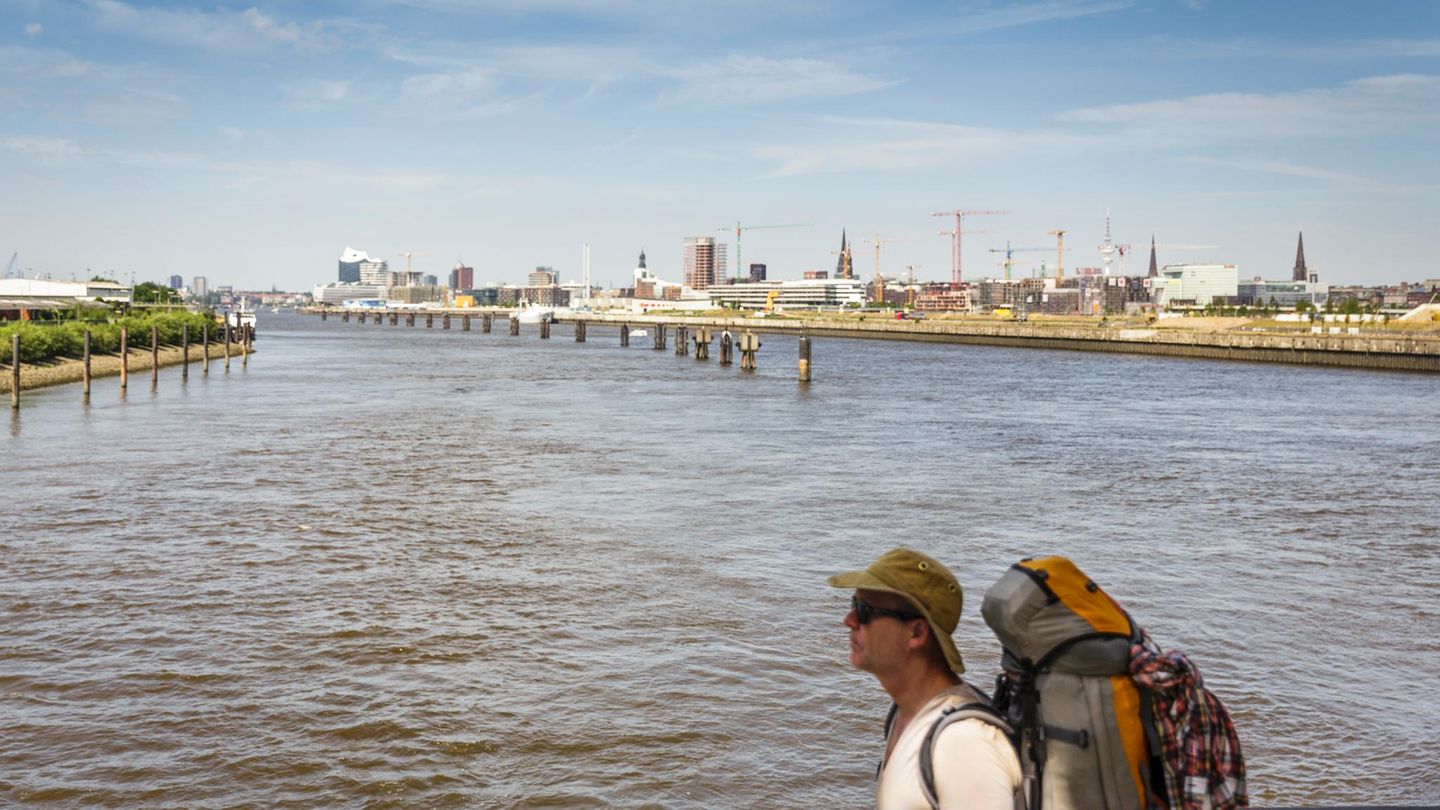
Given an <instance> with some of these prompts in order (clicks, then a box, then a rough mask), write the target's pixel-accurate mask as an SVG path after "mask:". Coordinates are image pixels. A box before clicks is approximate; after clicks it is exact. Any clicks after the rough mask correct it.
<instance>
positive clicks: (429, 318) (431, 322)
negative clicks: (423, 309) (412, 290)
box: [425, 312, 435, 329]
mask: <svg viewBox="0 0 1440 810" xmlns="http://www.w3.org/2000/svg"><path fill="white" fill-rule="evenodd" d="M425 328H426V329H434V328H435V313H433V312H427V313H425Z"/></svg>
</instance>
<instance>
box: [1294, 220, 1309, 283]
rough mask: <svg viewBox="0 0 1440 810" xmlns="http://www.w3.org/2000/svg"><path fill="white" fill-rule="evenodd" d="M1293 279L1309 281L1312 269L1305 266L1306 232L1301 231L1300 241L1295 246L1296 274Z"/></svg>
mask: <svg viewBox="0 0 1440 810" xmlns="http://www.w3.org/2000/svg"><path fill="white" fill-rule="evenodd" d="M1291 280H1292V281H1309V280H1310V271H1309V270H1307V269H1306V268H1305V232H1304V231H1301V232H1300V241H1299V243H1298V244H1297V245H1296V246H1295V274H1294V275H1293V276H1291Z"/></svg>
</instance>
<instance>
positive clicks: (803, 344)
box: [800, 335, 810, 383]
mask: <svg viewBox="0 0 1440 810" xmlns="http://www.w3.org/2000/svg"><path fill="white" fill-rule="evenodd" d="M800 382H803V383H808V382H810V338H808V337H806V336H804V335H801V336H800Z"/></svg>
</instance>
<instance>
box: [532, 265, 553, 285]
mask: <svg viewBox="0 0 1440 810" xmlns="http://www.w3.org/2000/svg"><path fill="white" fill-rule="evenodd" d="M555 279H556V276H555V268H553V267H537V268H535V271H534V272H532V273H531V274H530V278H529V286H531V287H553V286H554V285H555Z"/></svg>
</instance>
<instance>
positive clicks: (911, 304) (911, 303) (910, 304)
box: [905, 264, 920, 309]
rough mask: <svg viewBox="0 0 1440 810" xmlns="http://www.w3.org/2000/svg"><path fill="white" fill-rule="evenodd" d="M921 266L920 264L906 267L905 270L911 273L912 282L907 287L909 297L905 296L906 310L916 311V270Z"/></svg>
mask: <svg viewBox="0 0 1440 810" xmlns="http://www.w3.org/2000/svg"><path fill="white" fill-rule="evenodd" d="M919 266H920V265H918V264H907V265H905V269H906V270H908V271H910V282H909V284H908V285H907V286H906V293H907V295H906V296H905V308H906V309H914V308H915V268H917V267H919Z"/></svg>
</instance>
